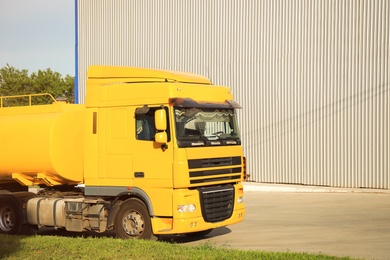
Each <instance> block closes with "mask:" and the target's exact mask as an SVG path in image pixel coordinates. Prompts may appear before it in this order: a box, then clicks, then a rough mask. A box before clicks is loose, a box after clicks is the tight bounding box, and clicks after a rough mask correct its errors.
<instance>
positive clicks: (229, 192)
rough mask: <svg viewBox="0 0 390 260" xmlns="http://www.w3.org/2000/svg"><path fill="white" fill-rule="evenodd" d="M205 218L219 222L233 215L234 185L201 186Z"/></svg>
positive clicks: (201, 199) (200, 191) (207, 220)
mask: <svg viewBox="0 0 390 260" xmlns="http://www.w3.org/2000/svg"><path fill="white" fill-rule="evenodd" d="M198 191H199V195H200V201H201V207H202V215H203V219H204V220H205V221H206V222H212V223H213V222H219V221H223V220H225V219H228V218H230V217H231V215H232V213H233V208H234V188H233V186H232V185H225V186H216V187H208V188H199V189H198Z"/></svg>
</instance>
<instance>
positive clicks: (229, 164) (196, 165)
mask: <svg viewBox="0 0 390 260" xmlns="http://www.w3.org/2000/svg"><path fill="white" fill-rule="evenodd" d="M188 168H189V170H190V172H189V175H190V184H202V183H212V182H221V181H232V180H239V179H241V177H242V174H241V172H242V167H241V157H240V156H236V157H222V158H206V159H195V160H189V161H188ZM204 168H207V169H204Z"/></svg>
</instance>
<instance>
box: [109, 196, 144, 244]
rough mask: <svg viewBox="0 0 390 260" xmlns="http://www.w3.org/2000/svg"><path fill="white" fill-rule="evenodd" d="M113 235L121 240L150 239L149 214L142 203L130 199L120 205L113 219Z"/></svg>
mask: <svg viewBox="0 0 390 260" xmlns="http://www.w3.org/2000/svg"><path fill="white" fill-rule="evenodd" d="M115 233H116V235H117V236H118V237H120V238H123V239H127V238H136V239H150V238H151V237H152V225H151V222H150V216H149V212H148V210H147V208H146V206H145V204H144V203H143V202H142V201H140V200H139V199H135V198H131V199H128V200H126V201H124V202H123V203H122V204H121V205H120V208H119V211H118V213H117V214H116V217H115Z"/></svg>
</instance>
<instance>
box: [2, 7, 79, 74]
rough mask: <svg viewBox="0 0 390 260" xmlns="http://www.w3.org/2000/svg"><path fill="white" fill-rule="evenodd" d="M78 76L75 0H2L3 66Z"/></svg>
mask: <svg viewBox="0 0 390 260" xmlns="http://www.w3.org/2000/svg"><path fill="white" fill-rule="evenodd" d="M7 64H9V65H10V66H12V67H15V68H16V69H19V70H22V69H27V70H28V71H29V73H30V74H31V73H32V72H37V71H38V70H46V69H47V68H50V69H51V70H52V71H55V72H59V73H61V74H62V75H63V76H66V75H71V76H75V1H74V0H0V68H3V67H4V66H6V65H7Z"/></svg>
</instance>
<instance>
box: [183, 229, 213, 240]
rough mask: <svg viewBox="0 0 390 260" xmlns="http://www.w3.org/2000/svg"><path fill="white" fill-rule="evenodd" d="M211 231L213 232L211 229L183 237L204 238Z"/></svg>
mask: <svg viewBox="0 0 390 260" xmlns="http://www.w3.org/2000/svg"><path fill="white" fill-rule="evenodd" d="M211 231H213V229H212V228H210V229H207V230H203V231H198V232H192V233H186V234H185V235H186V236H187V237H191V238H197V237H204V236H206V235H208V234H209V233H210V232H211Z"/></svg>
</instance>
